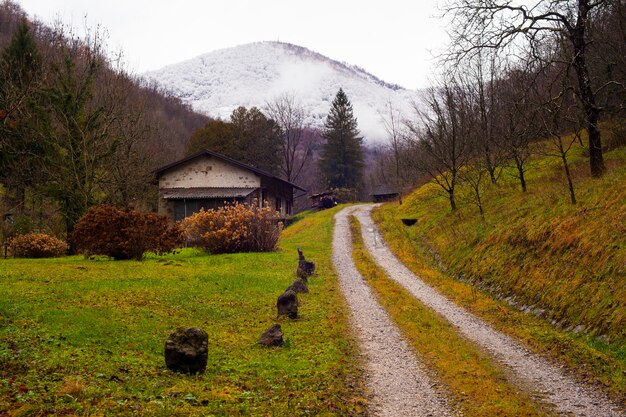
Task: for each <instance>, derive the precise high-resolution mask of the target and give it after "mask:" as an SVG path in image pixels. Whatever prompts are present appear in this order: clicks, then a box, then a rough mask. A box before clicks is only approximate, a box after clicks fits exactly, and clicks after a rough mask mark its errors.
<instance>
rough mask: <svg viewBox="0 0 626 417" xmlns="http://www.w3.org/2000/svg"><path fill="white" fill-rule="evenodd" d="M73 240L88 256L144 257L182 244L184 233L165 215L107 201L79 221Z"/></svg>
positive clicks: (79, 250) (80, 251)
mask: <svg viewBox="0 0 626 417" xmlns="http://www.w3.org/2000/svg"><path fill="white" fill-rule="evenodd" d="M72 242H73V243H74V245H75V247H76V250H77V251H78V252H79V253H82V254H84V255H85V256H90V255H107V256H110V257H112V258H114V259H137V260H140V259H142V258H143V256H144V254H145V253H146V252H155V253H157V254H161V253H165V252H170V251H172V250H173V249H175V248H177V247H179V246H180V245H181V244H182V233H181V230H180V228H179V227H178V226H177V225H170V224H169V221H168V220H167V218H166V217H164V216H159V215H157V214H154V213H142V212H139V211H134V210H131V209H118V208H115V207H113V206H110V205H103V206H97V207H92V208H91V209H89V211H88V212H87V213H86V214H85V215H84V216H83V217H82V218H81V219H80V220H79V221H78V222H77V223H76V226H75V228H74V233H73V234H72Z"/></svg>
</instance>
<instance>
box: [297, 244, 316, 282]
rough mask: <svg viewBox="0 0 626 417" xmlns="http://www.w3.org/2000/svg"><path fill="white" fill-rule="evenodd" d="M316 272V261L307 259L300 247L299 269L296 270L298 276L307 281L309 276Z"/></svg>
mask: <svg viewBox="0 0 626 417" xmlns="http://www.w3.org/2000/svg"><path fill="white" fill-rule="evenodd" d="M314 272H315V263H314V262H309V261H307V260H306V259H305V258H304V255H303V254H302V250H301V249H300V248H298V269H297V270H296V276H297V277H298V278H300V279H302V280H303V281H304V282H306V281H307V278H308V277H310V276H311V275H313V273H314Z"/></svg>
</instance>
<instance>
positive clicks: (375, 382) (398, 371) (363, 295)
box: [333, 207, 456, 417]
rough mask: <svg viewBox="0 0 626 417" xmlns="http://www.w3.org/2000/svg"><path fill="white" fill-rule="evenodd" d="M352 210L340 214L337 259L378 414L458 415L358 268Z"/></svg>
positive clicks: (335, 236)
mask: <svg viewBox="0 0 626 417" xmlns="http://www.w3.org/2000/svg"><path fill="white" fill-rule="evenodd" d="M352 210H354V207H348V208H345V209H343V210H342V211H340V212H339V213H337V214H336V215H335V228H334V231H333V263H334V265H335V270H336V272H337V275H338V276H339V282H340V287H341V290H342V292H343V294H344V297H345V299H346V301H347V304H348V307H349V309H350V315H351V317H350V318H351V323H352V325H353V327H354V328H355V330H356V335H357V338H358V340H359V342H360V347H361V352H362V353H363V356H364V358H365V368H366V369H365V371H366V384H367V386H368V390H369V392H370V394H371V401H370V404H371V409H370V411H371V413H372V415H376V416H382V417H387V416H389V417H398V416H437V417H439V416H442V417H444V416H452V415H456V414H455V413H453V412H451V411H450V409H449V407H448V404H447V401H446V399H445V398H443V396H442V395H441V394H440V393H438V392H437V391H436V390H435V389H433V387H434V386H435V383H434V382H433V381H432V380H430V378H429V377H428V376H427V375H426V373H425V372H424V370H423V367H422V366H421V365H420V363H419V361H418V360H417V358H416V357H415V355H414V354H413V352H412V350H411V348H410V347H409V345H408V344H407V342H406V341H405V340H404V339H403V338H402V336H401V335H400V331H399V330H398V328H397V327H396V326H395V324H394V323H393V322H392V320H391V319H390V318H389V316H388V315H387V313H386V312H385V310H384V309H383V308H382V307H381V306H380V305H379V304H378V302H377V301H376V299H375V298H374V296H373V294H372V292H371V291H370V289H369V287H368V286H367V284H366V283H365V280H364V279H363V277H362V276H361V274H360V273H359V272H358V271H357V269H356V267H355V265H354V261H353V260H352V239H351V233H350V227H349V223H348V217H349V215H350V213H351V212H352Z"/></svg>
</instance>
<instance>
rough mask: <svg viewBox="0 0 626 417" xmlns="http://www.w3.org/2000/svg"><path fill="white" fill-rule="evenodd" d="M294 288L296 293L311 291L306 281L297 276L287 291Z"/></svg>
mask: <svg viewBox="0 0 626 417" xmlns="http://www.w3.org/2000/svg"><path fill="white" fill-rule="evenodd" d="M288 290H292V291H293V292H295V293H299V294H306V293H308V292H309V287H307V286H306V284H305V283H304V281H303V280H302V279H300V278H297V279H296V280H295V281H294V282H293V284H291V285H290V286H288V287H287V291H288Z"/></svg>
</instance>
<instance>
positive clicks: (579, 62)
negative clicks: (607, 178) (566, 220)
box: [570, 0, 605, 177]
mask: <svg viewBox="0 0 626 417" xmlns="http://www.w3.org/2000/svg"><path fill="white" fill-rule="evenodd" d="M589 10H590V6H589V2H588V1H587V0H578V18H577V21H576V26H575V27H574V28H573V29H572V30H571V31H570V38H571V41H572V44H573V46H574V62H573V65H574V70H575V71H576V78H577V79H578V89H579V97H580V101H581V103H582V106H583V110H584V112H585V119H586V120H585V121H586V124H587V133H588V134H589V167H590V168H591V175H592V176H593V177H600V176H602V174H603V173H604V170H605V167H604V158H603V156H602V138H601V136H600V129H599V128H598V119H599V118H600V109H599V107H598V106H597V105H596V97H595V93H594V91H593V88H592V86H591V79H590V77H589V68H588V67H587V62H586V57H585V51H586V47H587V41H586V33H585V32H586V25H587V19H588V14H589Z"/></svg>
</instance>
